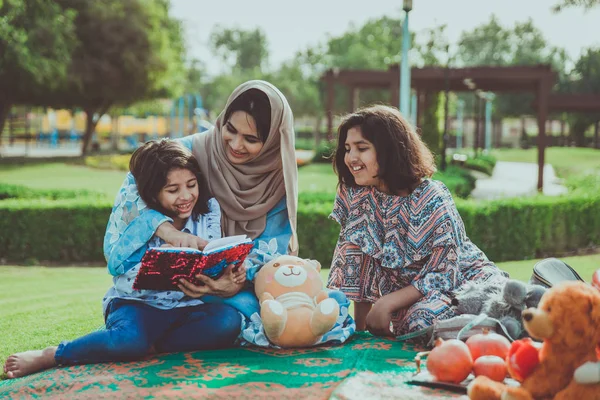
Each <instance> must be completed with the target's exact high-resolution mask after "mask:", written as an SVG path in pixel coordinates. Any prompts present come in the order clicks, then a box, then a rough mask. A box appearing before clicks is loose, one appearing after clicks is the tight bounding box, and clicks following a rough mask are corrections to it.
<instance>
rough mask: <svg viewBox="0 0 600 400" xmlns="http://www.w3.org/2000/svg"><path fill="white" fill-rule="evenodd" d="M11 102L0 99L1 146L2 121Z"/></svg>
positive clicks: (6, 115)
mask: <svg viewBox="0 0 600 400" xmlns="http://www.w3.org/2000/svg"><path fill="white" fill-rule="evenodd" d="M10 107H11V104H10V103H9V102H7V101H0V147H2V133H3V132H4V123H5V122H6V117H8V113H9V112H10Z"/></svg>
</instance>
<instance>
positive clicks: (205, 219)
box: [102, 199, 221, 313]
mask: <svg viewBox="0 0 600 400" xmlns="http://www.w3.org/2000/svg"><path fill="white" fill-rule="evenodd" d="M208 210H209V211H208V212H207V213H206V214H204V215H200V216H199V217H198V218H197V219H194V218H192V217H190V218H188V220H187V222H186V224H185V227H184V228H183V229H182V231H183V232H186V233H189V234H192V235H196V236H199V237H201V238H204V239H207V240H210V239H218V238H220V237H221V209H220V208H219V203H217V200H216V199H210V200H209V201H208ZM132 232H133V231H130V232H129V234H132ZM107 233H108V230H107ZM138 236H139V235H138ZM111 237H113V236H112V235H111ZM129 239H130V238H129V237H128V236H127V235H122V236H121V240H127V241H128V242H130V240H129ZM163 244H165V242H164V241H163V240H162V239H160V238H159V237H158V236H152V237H151V238H150V239H149V240H148V241H147V242H146V243H145V244H144V245H143V246H142V247H141V248H140V250H143V252H142V255H143V253H144V252H145V251H146V250H147V249H148V248H149V247H160V246H162V245H163ZM113 247H120V246H119V245H115V246H113ZM124 247H126V246H124ZM133 261H134V260H133V259H132V258H128V259H127V263H133ZM140 265H141V263H140V262H139V261H138V262H137V263H135V264H134V265H133V266H132V267H131V268H128V269H127V270H125V271H124V272H123V273H121V274H119V275H116V276H114V277H113V286H112V287H111V288H110V289H108V292H107V293H106V295H105V296H104V298H103V299H102V308H103V310H104V312H105V313H106V309H107V307H108V304H109V303H110V302H111V300H113V299H125V300H135V301H143V302H144V303H146V304H148V305H150V306H152V307H155V308H160V309H163V310H168V309H171V308H176V307H188V306H195V305H198V304H202V303H203V302H202V300H199V299H194V298H191V297H188V296H186V295H185V294H184V293H183V292H180V291H178V290H171V291H167V290H136V289H134V288H133V283H134V282H135V277H136V276H137V273H138V271H139V269H140Z"/></svg>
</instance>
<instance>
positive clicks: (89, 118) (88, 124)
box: [81, 105, 110, 156]
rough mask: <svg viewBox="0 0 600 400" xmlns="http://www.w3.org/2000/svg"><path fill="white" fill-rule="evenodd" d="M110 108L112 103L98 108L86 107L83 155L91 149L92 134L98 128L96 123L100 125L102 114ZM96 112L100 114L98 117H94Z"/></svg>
mask: <svg viewBox="0 0 600 400" xmlns="http://www.w3.org/2000/svg"><path fill="white" fill-rule="evenodd" d="M109 108H110V105H107V106H103V107H99V108H98V109H95V108H84V110H83V111H84V112H85V116H86V118H85V132H84V134H83V143H82V145H81V155H82V156H85V155H86V154H87V152H88V150H89V145H90V141H91V140H92V135H93V134H94V131H95V130H96V125H98V121H100V118H102V116H103V115H104V114H106V112H107V111H108V109H109ZM96 110H97V111H96ZM94 114H97V115H98V118H97V119H94Z"/></svg>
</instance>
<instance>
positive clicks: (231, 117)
mask: <svg viewBox="0 0 600 400" xmlns="http://www.w3.org/2000/svg"><path fill="white" fill-rule="evenodd" d="M178 140H179V141H180V142H181V143H182V144H183V145H185V146H186V147H187V148H189V149H190V150H191V151H192V153H193V154H194V156H195V158H196V159H197V160H198V163H199V165H200V170H201V172H202V174H203V175H204V177H205V179H206V181H207V183H208V188H209V192H210V195H211V196H212V197H214V198H215V199H216V200H217V202H218V203H219V205H220V207H221V218H220V222H221V227H222V235H223V236H233V235H244V234H245V235H247V236H248V237H250V239H252V240H253V241H254V248H253V250H252V252H251V253H250V255H249V256H248V257H247V258H246V261H245V263H244V266H243V268H241V269H240V270H238V271H234V269H233V266H229V267H228V268H227V269H226V272H225V274H224V275H223V276H222V277H220V278H219V279H216V280H213V279H210V278H208V277H206V276H204V275H199V276H198V279H199V280H201V281H202V282H203V283H204V285H203V286H196V285H193V284H191V283H190V282H187V281H183V282H182V284H181V286H180V289H181V290H182V291H183V292H184V293H185V294H186V295H188V296H190V297H194V298H201V300H202V301H204V302H223V303H226V304H229V305H231V306H233V307H234V308H236V309H238V310H239V311H240V312H241V313H242V314H244V315H245V316H246V317H248V318H249V317H250V316H251V315H252V314H254V313H255V312H258V311H259V304H258V300H257V299H256V296H255V295H254V292H253V290H252V287H251V285H246V283H245V281H246V280H248V281H252V280H253V279H254V276H255V274H256V272H257V271H258V270H259V269H260V267H261V266H262V265H263V264H264V263H265V262H267V261H268V260H269V259H271V258H272V257H274V256H276V255H278V254H286V253H287V254H293V255H296V254H297V252H298V242H297V237H296V210H297V203H298V189H297V184H298V183H297V182H298V170H297V166H296V158H295V146H294V140H295V135H294V129H293V116H292V111H291V109H290V106H289V105H288V102H287V100H286V98H285V96H284V95H283V94H282V93H281V92H280V91H279V90H278V89H277V88H276V87H274V86H273V85H271V84H270V83H268V82H265V81H258V80H255V81H249V82H245V83H243V84H241V85H240V86H238V87H237V88H236V89H235V90H234V91H233V93H232V94H231V96H230V97H229V99H228V101H227V105H226V107H225V110H224V111H223V112H221V114H220V115H219V117H218V118H217V121H216V123H215V126H214V127H213V128H212V129H210V130H208V131H205V132H202V133H197V134H195V135H192V136H188V137H186V138H183V139H178ZM182 206H185V205H182ZM208 221H209V222H208V223H209V224H210V219H208ZM171 222H172V219H171V218H169V217H168V216H166V215H164V214H161V213H160V212H158V211H156V210H152V209H149V208H148V207H147V206H146V204H145V203H144V202H143V201H142V199H141V198H140V196H139V193H138V191H137V187H136V183H135V180H134V179H133V176H132V175H131V174H128V175H127V177H126V179H125V182H124V183H123V186H122V187H121V189H120V190H119V193H118V194H117V198H116V200H115V205H114V207H113V210H112V214H111V216H110V219H109V222H108V226H107V230H106V236H105V238H104V255H105V257H106V260H107V262H108V269H109V272H110V273H111V274H112V275H114V276H117V275H121V274H123V273H124V272H126V271H127V270H129V269H131V268H133V267H134V266H135V265H137V264H138V263H139V262H140V261H141V259H142V257H143V255H144V253H145V252H146V250H147V243H148V241H149V239H150V238H152V236H153V235H155V236H156V237H158V238H160V239H162V240H163V241H164V242H166V243H167V244H170V245H172V246H178V247H179V246H183V247H194V248H199V249H202V248H203V247H204V246H205V245H206V243H207V242H208V241H210V240H212V239H216V237H206V238H200V237H198V236H196V235H194V234H193V232H185V230H184V231H179V230H177V229H176V228H175V227H173V225H172V224H171ZM208 228H210V227H208ZM209 230H210V229H209ZM106 301H110V299H105V302H106Z"/></svg>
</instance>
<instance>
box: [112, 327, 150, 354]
mask: <svg viewBox="0 0 600 400" xmlns="http://www.w3.org/2000/svg"><path fill="white" fill-rule="evenodd" d="M152 345H153V343H150V341H149V340H148V336H147V335H145V334H144V333H143V332H141V331H140V330H138V329H127V330H124V329H119V330H114V331H112V332H111V334H110V339H109V341H108V343H107V351H108V352H110V353H112V354H114V355H115V357H117V359H119V358H121V359H135V358H140V357H143V356H145V355H147V354H148V353H149V352H150V348H151V347H152Z"/></svg>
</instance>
